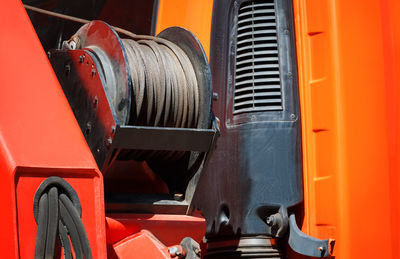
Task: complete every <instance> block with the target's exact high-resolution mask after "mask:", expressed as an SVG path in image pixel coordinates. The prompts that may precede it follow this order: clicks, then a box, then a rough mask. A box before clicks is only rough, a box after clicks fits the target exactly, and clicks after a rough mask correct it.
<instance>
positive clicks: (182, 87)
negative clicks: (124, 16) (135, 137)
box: [75, 21, 212, 164]
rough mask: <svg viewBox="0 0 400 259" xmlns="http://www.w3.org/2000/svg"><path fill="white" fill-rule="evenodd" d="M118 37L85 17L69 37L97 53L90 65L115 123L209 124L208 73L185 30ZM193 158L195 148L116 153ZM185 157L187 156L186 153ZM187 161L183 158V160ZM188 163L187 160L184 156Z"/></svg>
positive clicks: (203, 126)
mask: <svg viewBox="0 0 400 259" xmlns="http://www.w3.org/2000/svg"><path fill="white" fill-rule="evenodd" d="M122 33H124V34H126V35H127V36H129V38H127V39H121V38H120V37H119V36H118V35H117V33H116V32H115V31H114V29H113V28H112V27H110V26H109V25H107V24H106V23H104V22H101V21H93V22H90V23H88V24H86V25H84V26H83V27H81V28H80V29H79V31H78V32H77V33H76V34H75V37H76V38H78V39H79V42H78V43H77V44H76V45H77V46H78V48H81V49H87V50H89V51H90V52H91V53H93V54H94V56H96V57H97V59H98V61H97V62H96V67H97V68H98V70H99V71H101V72H102V73H101V74H102V75H101V77H102V82H103V85H104V88H105V92H106V94H107V99H108V101H109V103H110V106H111V107H112V108H113V114H115V117H116V119H117V120H118V123H119V124H120V125H132V126H151V127H179V128H200V129H206V128H210V123H211V93H212V90H211V75H210V70H209V65H208V62H207V58H206V56H205V54H204V51H203V49H202V47H201V45H200V43H199V41H198V40H197V39H196V37H195V36H194V35H193V34H192V33H190V32H189V31H187V30H185V29H182V28H179V27H172V28H168V29H166V30H164V31H163V32H161V33H160V34H159V35H158V36H157V37H154V36H145V35H136V34H133V33H130V32H126V31H123V32H122ZM184 156H185V157H186V160H188V159H189V160H191V161H193V160H195V159H194V158H195V157H197V156H198V154H196V153H195V152H192V153H191V154H189V155H188V154H187V152H176V151H151V150H129V151H127V150H122V151H121V152H120V154H119V155H118V159H120V160H127V159H134V160H146V161H151V162H152V163H154V162H157V161H177V160H180V159H181V158H183V157H184ZM189 156H190V157H191V158H188V157H189ZM187 163H188V162H187V161H186V164H187ZM189 164H190V162H189Z"/></svg>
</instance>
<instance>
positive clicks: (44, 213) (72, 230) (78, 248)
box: [33, 176, 92, 259]
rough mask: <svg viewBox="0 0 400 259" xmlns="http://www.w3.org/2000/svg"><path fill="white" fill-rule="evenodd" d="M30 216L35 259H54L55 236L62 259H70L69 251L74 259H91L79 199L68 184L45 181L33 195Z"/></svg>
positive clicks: (58, 180)
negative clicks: (33, 234)
mask: <svg viewBox="0 0 400 259" xmlns="http://www.w3.org/2000/svg"><path fill="white" fill-rule="evenodd" d="M33 212H34V216H35V220H36V223H37V224H38V226H37V234H36V247H35V259H51V258H54V253H55V246H56V241H57V236H58V237H59V239H60V240H61V245H62V247H63V250H64V258H65V259H72V248H73V249H74V252H75V257H76V258H77V259H83V258H85V259H92V252H91V250H90V244H89V239H88V237H87V234H86V230H85V227H84V225H83V223H82V220H81V213H82V209H81V204H80V201H79V197H78V195H77V193H76V192H75V190H74V189H73V188H72V186H71V185H69V184H68V182H67V181H65V180H64V179H62V178H60V177H55V176H53V177H49V178H47V179H46V180H44V181H43V182H42V183H41V185H40V186H39V188H38V189H37V191H36V193H35V197H34V202H33ZM57 234H58V235H57ZM71 244H72V247H71Z"/></svg>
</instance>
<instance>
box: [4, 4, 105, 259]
mask: <svg viewBox="0 0 400 259" xmlns="http://www.w3.org/2000/svg"><path fill="white" fill-rule="evenodd" d="M0 24H1V26H0V33H1V35H2V36H1V37H0V57H1V59H0V121H1V123H0V182H1V188H0V202H1V204H2V211H3V213H2V214H1V216H0V219H1V222H2V231H0V241H1V242H0V249H1V250H2V257H3V258H33V253H34V247H35V239H36V223H35V220H34V216H33V195H34V193H35V191H36V189H37V187H38V186H39V184H40V182H41V181H42V179H45V178H47V177H49V176H52V175H58V176H61V177H63V178H64V179H66V180H67V181H69V182H70V183H71V185H72V186H73V188H74V189H75V190H76V191H77V193H78V195H80V199H81V203H82V213H83V216H82V219H83V224H84V225H85V227H86V229H87V233H88V236H89V242H90V244H91V248H92V252H93V257H94V258H105V257H106V245H105V244H106V242H105V224H104V222H105V218H104V202H103V182H102V176H101V174H100V172H99V170H98V169H97V166H96V163H95V161H94V159H93V156H92V154H91V153H90V150H89V148H88V146H87V144H86V142H85V139H84V137H83V135H82V133H81V131H80V129H79V126H78V124H77V123H76V120H75V118H74V115H73V113H72V111H71V109H70V107H69V104H68V102H67V100H66V98H65V96H64V93H63V91H62V89H61V87H60V85H59V84H58V82H57V79H56V77H55V75H54V73H53V71H52V69H51V66H50V64H49V62H48V59H47V57H46V54H45V53H44V51H43V48H42V46H41V44H40V42H39V39H38V38H37V35H36V33H35V31H34V29H33V27H32V25H31V23H30V21H29V18H28V15H27V14H26V12H25V10H24V8H23V6H22V3H21V2H20V1H11V0H7V1H1V2H0ZM17 208H18V209H17ZM17 225H18V228H17Z"/></svg>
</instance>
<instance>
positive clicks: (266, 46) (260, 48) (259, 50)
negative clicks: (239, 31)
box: [236, 43, 278, 58]
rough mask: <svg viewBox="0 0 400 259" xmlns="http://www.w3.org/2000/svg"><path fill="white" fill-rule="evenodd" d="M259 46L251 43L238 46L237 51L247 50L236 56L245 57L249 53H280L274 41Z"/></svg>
mask: <svg viewBox="0 0 400 259" xmlns="http://www.w3.org/2000/svg"><path fill="white" fill-rule="evenodd" d="M257 47H258V48H255V47H254V46H252V45H250V46H245V47H241V48H237V49H236V53H238V52H244V51H246V52H244V53H241V54H238V55H236V58H242V57H245V56H248V55H250V56H252V55H257V54H273V55H275V56H277V54H278V50H277V49H274V48H276V44H273V43H271V44H263V45H262V46H257ZM264 49H272V50H264ZM248 50H253V51H248ZM264 51H265V52H264Z"/></svg>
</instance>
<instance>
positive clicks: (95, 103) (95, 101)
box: [93, 96, 99, 108]
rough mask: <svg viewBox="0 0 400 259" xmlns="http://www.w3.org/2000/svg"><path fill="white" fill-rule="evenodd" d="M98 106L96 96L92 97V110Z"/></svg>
mask: <svg viewBox="0 0 400 259" xmlns="http://www.w3.org/2000/svg"><path fill="white" fill-rule="evenodd" d="M98 104H99V99H98V98H97V96H95V97H94V99H93V106H94V108H97V105H98Z"/></svg>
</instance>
